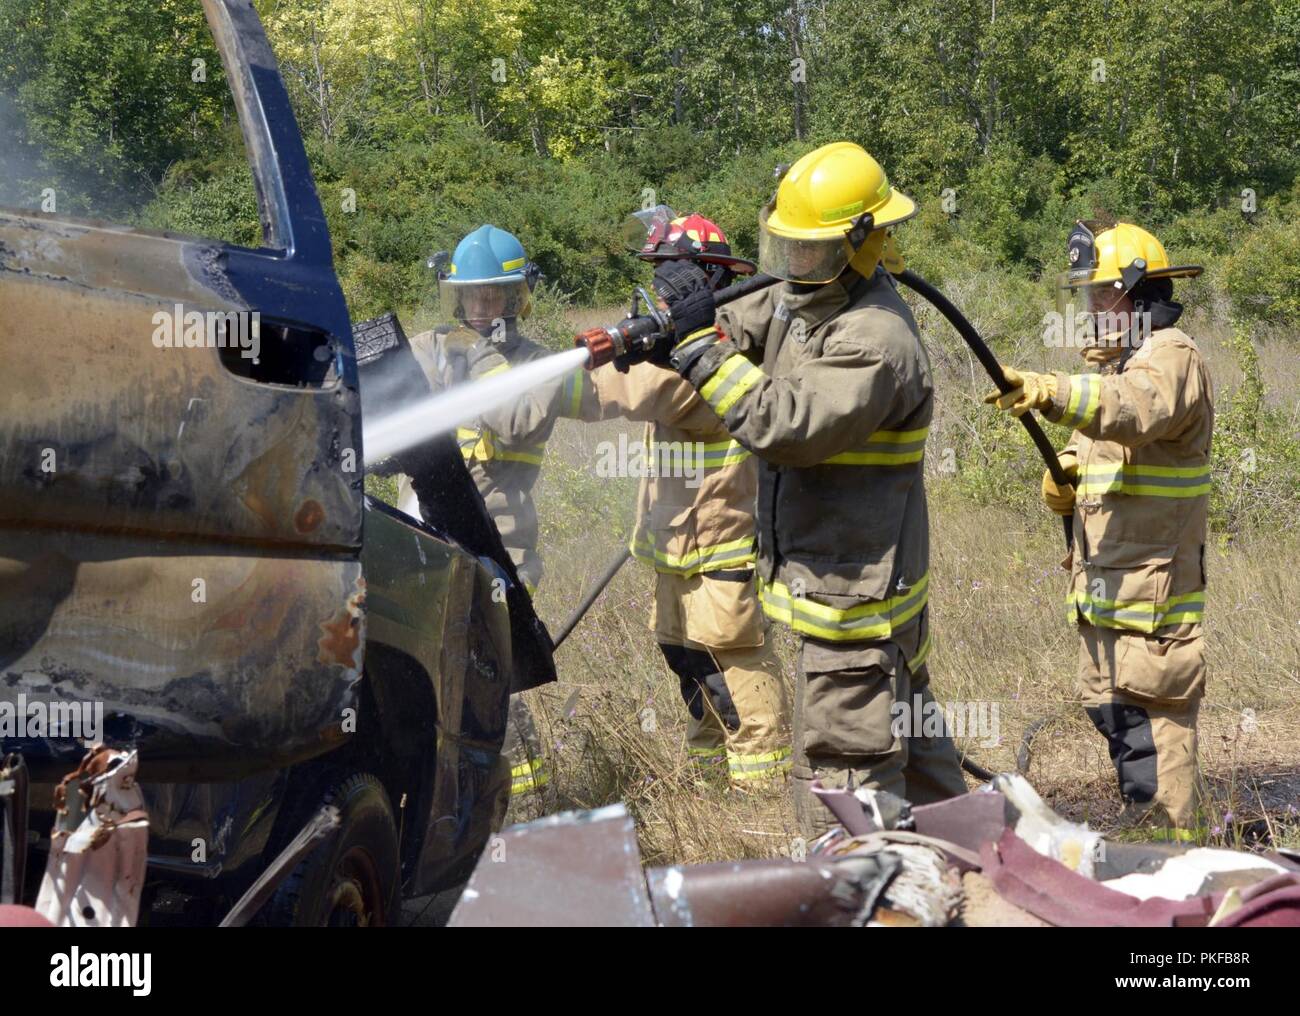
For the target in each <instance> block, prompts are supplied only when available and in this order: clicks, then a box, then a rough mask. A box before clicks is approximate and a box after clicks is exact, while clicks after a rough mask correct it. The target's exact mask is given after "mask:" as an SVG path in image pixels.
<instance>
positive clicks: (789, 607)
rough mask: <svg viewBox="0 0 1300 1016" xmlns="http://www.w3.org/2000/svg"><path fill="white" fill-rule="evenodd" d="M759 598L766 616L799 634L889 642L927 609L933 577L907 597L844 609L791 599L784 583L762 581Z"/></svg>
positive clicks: (925, 578)
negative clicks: (903, 626) (769, 583)
mask: <svg viewBox="0 0 1300 1016" xmlns="http://www.w3.org/2000/svg"><path fill="white" fill-rule="evenodd" d="M758 598H759V601H760V602H761V603H762V604H763V613H765V614H766V615H767V616H768V617H770V618H772V619H773V620H774V621H780V622H782V623H783V624H788V625H789V626H790V627H791V628H793V629H794V630H795V631H797V632H801V633H803V634H804V635H812V636H813V637H815V638H819V639H827V640H829V641H832V642H847V641H867V640H876V639H886V638H889V636H890V635H891V634H892V633H893V631H894V629H895V628H898V627H901V626H902V625H903V624H904V623H906V622H907V621H909V620H911V619H912V618H914V617H915V616H916V615H917V614H919V613H920V612H921V611H922V610H924V609H925V605H926V603H927V602H928V601H929V598H930V573H929V572H926V573H925V574H924V575H922V576H921V577H920V578H919V579H917V581H916V583H915V585H913V586H912V587H911V588H910V589H908V590H907V591H906V592H904V593H899V594H898V595H897V596H892V597H890V598H889V599H887V600H873V601H871V602H869V603H860V604H858V605H857V606H854V607H848V608H846V609H841V608H838V607H831V606H828V605H826V604H824V603H817V602H815V601H813V600H810V599H808V598H807V597H802V596H792V595H791V593H790V590H789V588H788V587H786V585H785V584H784V583H781V582H773V583H772V584H771V585H768V584H767V583H765V582H762V581H760V582H759V587H758Z"/></svg>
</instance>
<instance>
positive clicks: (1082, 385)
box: [1061, 374, 1101, 428]
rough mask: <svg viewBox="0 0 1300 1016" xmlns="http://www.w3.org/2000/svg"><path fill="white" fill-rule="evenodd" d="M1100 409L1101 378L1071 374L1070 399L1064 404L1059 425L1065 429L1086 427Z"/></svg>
mask: <svg viewBox="0 0 1300 1016" xmlns="http://www.w3.org/2000/svg"><path fill="white" fill-rule="evenodd" d="M1100 408H1101V376H1100V375H1099V374H1071V375H1070V398H1069V400H1068V401H1067V402H1066V404H1065V415H1063V416H1062V417H1061V423H1062V424H1064V425H1065V426H1067V427H1075V428H1079V427H1086V426H1088V424H1090V423H1092V419H1093V417H1094V416H1096V415H1097V410H1098V409H1100Z"/></svg>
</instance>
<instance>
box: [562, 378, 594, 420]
mask: <svg viewBox="0 0 1300 1016" xmlns="http://www.w3.org/2000/svg"><path fill="white" fill-rule="evenodd" d="M588 384H590V382H589V381H588V380H587V371H585V370H579V371H576V372H574V373H573V374H570V375H569V376H568V377H567V378H565V380H564V392H563V396H562V402H561V405H562V406H563V408H562V409H561V411H560V415H561V416H563V417H566V418H567V419H570V420H580V419H582V415H581V414H582V395H583V392H584V391H585V390H586V386H587V385H588Z"/></svg>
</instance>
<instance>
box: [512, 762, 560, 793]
mask: <svg viewBox="0 0 1300 1016" xmlns="http://www.w3.org/2000/svg"><path fill="white" fill-rule="evenodd" d="M550 782H551V774H550V771H549V770H548V769H547V767H546V761H545V759H540V758H539V759H532V760H529V761H527V762H522V763H520V764H519V765H517V766H512V767H511V769H510V796H511V797H514V796H515V795H517V794H527V793H528V792H529V791H532V790H540V789H541V788H542V787H544V786H546V784H548V783H550Z"/></svg>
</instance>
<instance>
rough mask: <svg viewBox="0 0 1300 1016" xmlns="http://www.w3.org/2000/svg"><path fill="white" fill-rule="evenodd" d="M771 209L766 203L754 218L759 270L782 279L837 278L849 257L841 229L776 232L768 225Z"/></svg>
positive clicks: (814, 281) (812, 281) (850, 252)
mask: <svg viewBox="0 0 1300 1016" xmlns="http://www.w3.org/2000/svg"><path fill="white" fill-rule="evenodd" d="M771 212H772V206H771V205H768V206H767V207H766V208H764V209H763V211H762V213H761V214H760V215H759V218H758V226H759V229H758V267H759V271H761V272H765V273H766V274H768V275H774V276H776V277H777V278H778V279H784V280H785V281H786V282H801V283H810V284H819V283H825V282H832V281H834V280H835V279H837V278H839V276H840V273H841V272H843V271H844V269H845V268H847V267H848V264H849V261H850V260H852V258H853V248H852V246H850V244H849V240H848V236H847V235H846V234H845V233H836V234H835V235H834V236H828V237H822V238H817V239H802V238H796V237H789V236H778V235H777V234H776V233H773V232H772V231H771V230H769V229H768V225H767V220H768V217H769V216H770V214H771Z"/></svg>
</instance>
